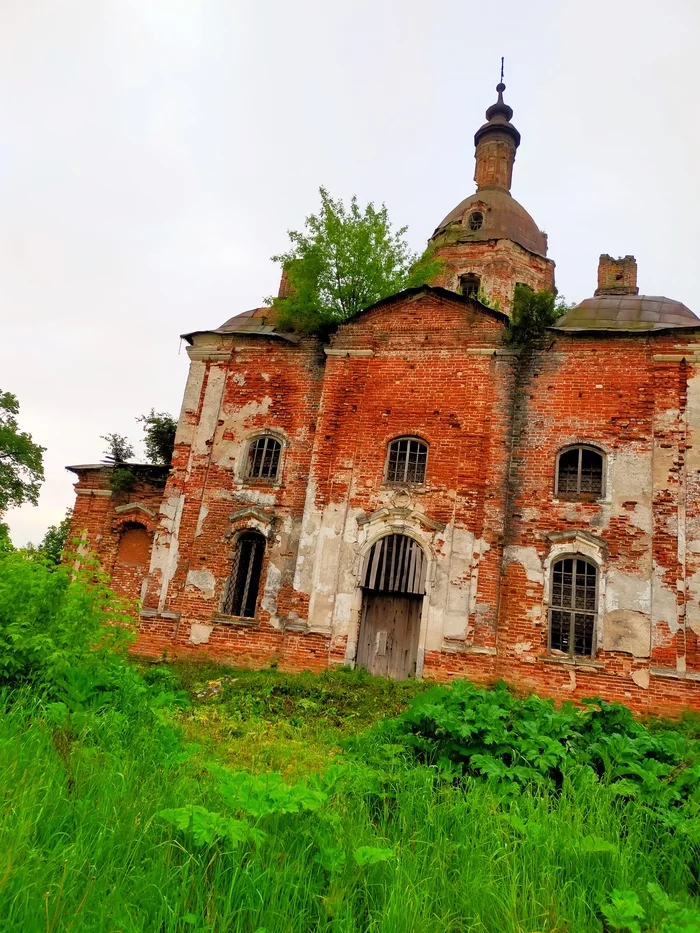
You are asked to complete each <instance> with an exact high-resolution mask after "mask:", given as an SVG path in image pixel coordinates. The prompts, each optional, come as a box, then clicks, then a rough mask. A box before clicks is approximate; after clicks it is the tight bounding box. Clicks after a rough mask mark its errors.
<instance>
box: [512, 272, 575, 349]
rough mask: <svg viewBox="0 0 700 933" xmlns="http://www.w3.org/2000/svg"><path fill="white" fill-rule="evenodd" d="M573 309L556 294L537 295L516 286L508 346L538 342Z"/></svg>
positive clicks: (526, 288) (525, 286) (540, 293)
mask: <svg viewBox="0 0 700 933" xmlns="http://www.w3.org/2000/svg"><path fill="white" fill-rule="evenodd" d="M569 309H570V306H569V305H567V304H566V302H565V301H564V299H563V298H557V296H556V293H555V292H550V291H547V290H542V291H539V292H535V291H533V290H532V289H531V288H529V286H527V285H516V286H515V295H514V296H513V313H512V315H511V318H510V328H509V330H508V334H507V337H506V341H507V343H509V344H510V345H511V346H514V347H525V346H531V345H532V344H534V343H537V342H538V341H539V340H541V339H542V337H543V336H544V332H545V331H546V329H547V328H548V327H552V326H553V325H554V324H556V322H557V321H558V320H559V318H560V317H561V316H562V314H565V313H566V312H567V311H568V310H569Z"/></svg>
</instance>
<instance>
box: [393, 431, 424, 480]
mask: <svg viewBox="0 0 700 933" xmlns="http://www.w3.org/2000/svg"><path fill="white" fill-rule="evenodd" d="M427 462H428V445H427V444H426V443H425V441H420V440H418V438H417V437H397V438H396V440H395V441H392V442H391V443H390V444H389V449H388V450H387V458H386V471H385V473H386V476H385V478H386V482H387V483H424V482H425V466H426V463H427Z"/></svg>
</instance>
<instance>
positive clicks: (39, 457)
mask: <svg viewBox="0 0 700 933" xmlns="http://www.w3.org/2000/svg"><path fill="white" fill-rule="evenodd" d="M18 414H19V402H18V401H17V396H15V395H13V394H12V393H11V392H2V391H0V547H2V549H3V550H8V549H10V548H11V544H10V538H9V532H8V529H7V525H6V524H5V523H4V522H3V521H2V519H3V517H4V515H5V513H6V512H7V510H8V509H9V508H13V507H15V506H18V505H22V504H23V503H25V502H31V503H32V505H36V504H37V502H38V500H39V490H40V488H41V484H42V482H43V480H44V460H43V455H44V451H45V450H46V448H45V447H40V446H39V445H38V444H35V443H34V441H33V440H32V436H31V434H27V432H26V431H20V429H19V424H18V423H17V417H16V416H17V415H18Z"/></svg>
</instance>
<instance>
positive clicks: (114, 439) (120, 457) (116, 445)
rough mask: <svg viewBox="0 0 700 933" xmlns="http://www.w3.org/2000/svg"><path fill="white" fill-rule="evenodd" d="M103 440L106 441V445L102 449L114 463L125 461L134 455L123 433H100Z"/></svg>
mask: <svg viewBox="0 0 700 933" xmlns="http://www.w3.org/2000/svg"><path fill="white" fill-rule="evenodd" d="M100 437H101V438H102V440H103V441H107V447H106V448H105V450H104V451H103V453H104V455H105V457H106V458H107V459H108V460H111V461H112V462H114V463H126V461H127V460H131V458H132V457H133V456H134V448H133V445H132V444H131V443H130V442H129V440H128V439H127V438H126V437H124V435H123V434H101V435H100Z"/></svg>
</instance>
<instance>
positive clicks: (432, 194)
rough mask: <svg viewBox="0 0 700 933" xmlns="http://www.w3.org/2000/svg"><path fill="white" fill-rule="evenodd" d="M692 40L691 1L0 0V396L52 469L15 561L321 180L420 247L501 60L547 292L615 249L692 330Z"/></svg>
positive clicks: (23, 519) (236, 302)
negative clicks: (184, 342)
mask: <svg viewBox="0 0 700 933" xmlns="http://www.w3.org/2000/svg"><path fill="white" fill-rule="evenodd" d="M699 40H700V3H699V2H698V0H666V2H665V3H659V2H658V0H653V2H652V0H607V2H601V0H585V2H583V0H558V2H544V0H528V2H523V0H500V2H499V3H484V2H483V0H481V2H478V3H477V2H473V0H440V2H439V3H430V2H426V0H354V2H348V0H343V2H341V0H0V315H1V320H2V343H1V344H0V353H1V354H2V359H1V360H0V388H2V389H4V390H9V391H12V392H14V393H15V394H16V395H17V396H18V398H19V401H20V405H21V411H20V422H21V426H22V427H23V429H24V430H28V431H30V432H31V433H32V435H33V436H34V439H35V440H36V441H37V442H39V443H41V444H42V445H43V446H45V447H46V448H47V451H46V454H45V466H46V482H45V484H44V487H43V492H42V496H41V501H40V504H39V507H38V508H33V507H31V506H26V507H23V508H21V509H17V510H14V511H13V512H11V513H10V514H9V516H8V518H9V522H10V526H11V531H12V535H13V540H14V542H15V544H23V543H25V542H26V541H27V540H33V541H35V542H36V541H38V540H39V539H40V538H41V537H42V536H43V533H44V531H45V530H46V528H47V526H48V525H50V524H52V523H55V522H57V521H59V520H60V519H61V518H62V516H63V513H64V510H65V508H66V507H67V506H68V505H70V504H71V502H72V498H73V495H72V481H73V479H74V477H73V476H72V474H69V473H67V472H66V471H65V469H64V467H65V465H66V464H70V463H89V462H95V461H97V460H99V459H100V458H101V456H102V451H103V447H104V444H103V442H102V441H101V440H100V435H101V434H105V433H108V432H111V431H117V432H120V433H123V434H127V435H128V436H130V437H132V438H133V439H134V440H135V441H137V440H139V438H140V435H141V431H140V426H139V425H137V424H136V423H135V421H134V419H135V417H136V416H137V415H139V414H141V413H143V412H146V411H148V410H149V409H150V408H151V407H155V408H156V410H161V411H163V410H164V411H170V412H172V413H174V414H177V413H178V412H179V407H180V400H181V395H182V390H183V388H184V382H185V376H186V371H187V362H188V361H187V356H186V354H185V352H184V349H183V350H182V351H181V352H180V350H179V339H178V338H179V334H181V333H185V332H187V331H191V330H195V329H200V328H206V327H210V326H211V327H216V326H218V325H219V324H221V323H222V322H223V321H225V320H226V319H227V318H229V317H231V316H232V315H234V314H237V313H238V312H240V311H243V310H245V309H247V308H251V307H257V306H259V305H260V304H261V303H262V299H263V297H264V296H265V295H269V294H271V293H274V292H275V291H276V289H277V285H278V281H279V270H278V269H277V268H276V267H275V266H274V264H273V263H271V262H270V261H269V257H270V256H271V255H272V254H273V253H276V252H279V251H281V250H283V249H284V248H285V246H286V244H287V238H286V231H287V230H288V229H289V228H299V227H301V226H302V225H303V220H304V217H305V216H306V215H307V214H308V213H310V212H311V211H314V210H315V209H316V207H317V205H318V194H317V189H318V186H319V185H321V184H323V185H325V186H326V187H328V189H329V190H330V192H331V194H332V195H333V196H335V197H342V198H348V197H350V196H351V195H352V194H353V193H356V194H357V195H358V197H359V198H360V200H361V201H362V202H366V201H369V200H374V201H376V202H381V201H385V202H386V204H387V206H388V208H389V214H390V216H391V218H392V220H393V221H394V223H395V224H397V225H402V224H408V226H409V231H408V236H409V239H410V241H411V244H412V246H413V247H414V248H415V249H416V250H419V249H422V248H423V246H424V244H425V241H426V239H427V238H428V237H429V236H430V234H431V233H432V231H433V229H434V228H435V227H436V226H437V224H438V223H439V221H440V220H441V219H442V218H443V216H444V215H445V214H447V213H448V212H449V211H450V210H451V209H452V208H453V207H454V206H455V205H456V204H457V203H458V202H459V201H460V200H462V198H464V197H466V196H467V195H468V194H470V193H471V192H472V191H473V190H474V184H473V181H472V177H473V135H474V131H475V130H476V129H477V128H478V127H479V126H480V125H481V123H483V120H484V110H485V109H486V107H488V106H489V104H491V103H493V101H494V100H495V91H494V86H495V84H496V82H497V80H498V72H499V67H500V57H501V55H504V56H505V58H506V84H507V86H508V89H507V91H506V94H505V97H506V100H507V102H508V103H509V104H510V105H511V106H512V107H513V109H514V111H515V115H514V117H513V123H514V124H515V125H516V126H517V127H518V129H519V130H520V132H521V133H522V144H521V147H520V149H519V151H518V155H517V160H516V164H515V173H514V182H513V195H514V196H515V197H516V198H517V199H518V200H519V201H520V202H521V203H522V204H523V205H524V206H525V207H526V208H527V210H528V211H529V212H530V213H531V214H532V215H533V217H534V218H535V220H536V221H537V223H538V225H539V226H540V227H541V228H543V229H544V230H546V232H547V233H548V234H549V247H550V253H549V254H550V256H551V257H552V258H553V259H554V260H555V261H556V264H557V269H556V276H557V284H558V286H559V289H560V291H561V292H562V293H563V294H564V295H565V296H566V298H567V299H568V300H574V299H582V298H585V297H587V296H589V295H591V294H592V292H593V289H594V288H595V284H596V267H597V259H598V255H599V254H600V253H601V252H608V253H612V254H614V255H622V254H626V253H633V254H634V255H635V256H636V257H637V261H638V264H639V285H640V291H641V292H642V293H645V294H650V295H659V294H664V295H667V296H669V297H672V298H676V299H678V300H680V301H683V302H685V303H686V304H687V305H688V306H689V307H690V308H691V309H693V310H695V311H696V313H700V278H699V276H698V254H699V251H700V236H699V234H698V223H699V222H698V215H699V209H700V183H699V181H698V170H699V165H700V161H699V153H700V120H699V119H698V116H697V114H698V102H699V100H700V86H699V85H700V81H699V79H698V65H697V47H698V42H699ZM138 452H139V454H141V453H142V450H141V449H139V450H138Z"/></svg>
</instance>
